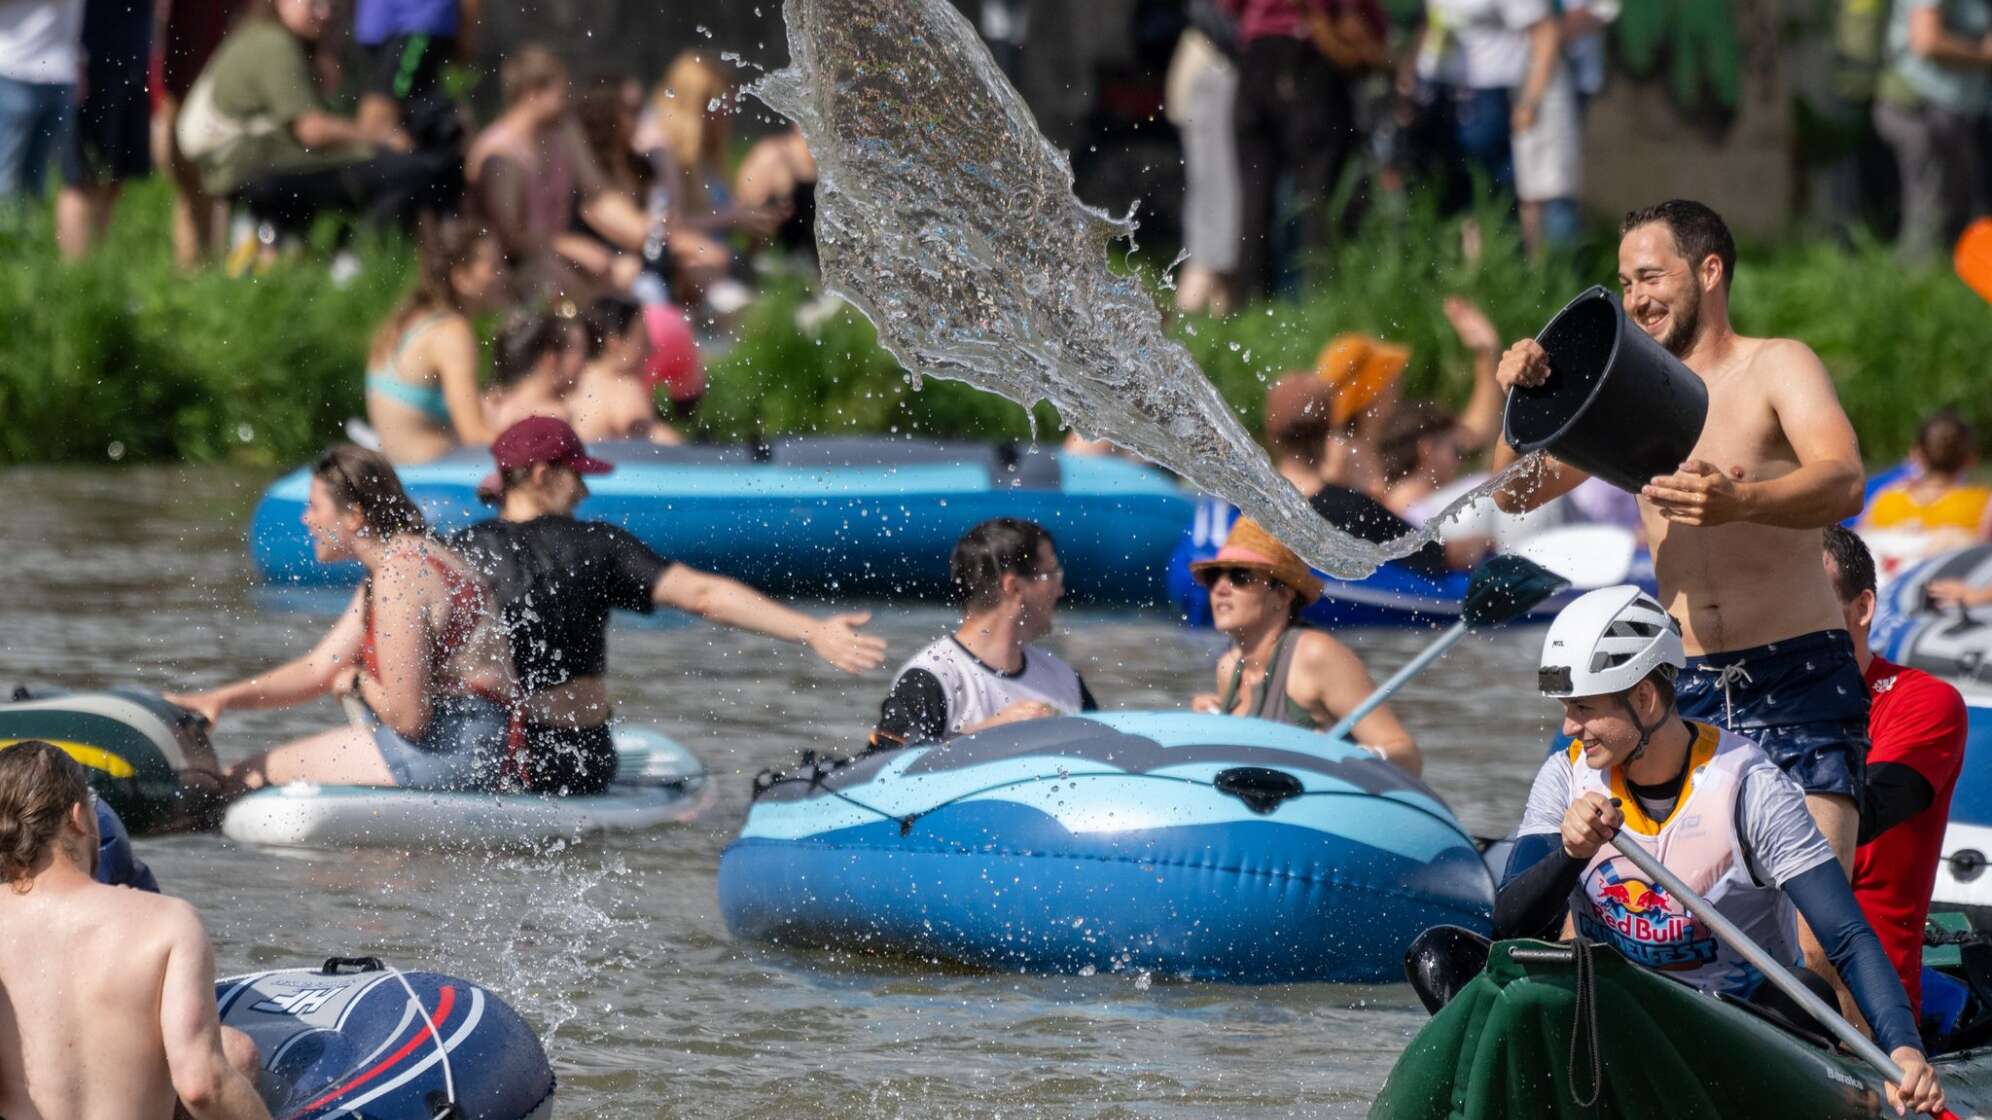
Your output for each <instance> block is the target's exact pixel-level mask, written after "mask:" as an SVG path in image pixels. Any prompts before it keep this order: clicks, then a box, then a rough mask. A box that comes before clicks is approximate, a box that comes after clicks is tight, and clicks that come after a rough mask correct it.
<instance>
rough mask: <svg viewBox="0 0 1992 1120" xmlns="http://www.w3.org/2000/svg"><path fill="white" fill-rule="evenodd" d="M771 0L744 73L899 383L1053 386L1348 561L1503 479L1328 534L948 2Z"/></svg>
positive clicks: (1296, 535) (1040, 396)
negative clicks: (1166, 318) (1407, 522)
mask: <svg viewBox="0 0 1992 1120" xmlns="http://www.w3.org/2000/svg"><path fill="white" fill-rule="evenodd" d="M783 13H784V16H785V18H786V21H787V24H788V39H789V52H790V59H791V62H790V65H789V66H788V68H786V69H784V70H781V71H778V72H776V73H774V74H770V75H768V76H767V77H765V78H763V79H761V80H760V81H759V82H757V83H755V84H754V85H753V86H752V87H750V89H749V91H748V92H750V93H752V94H754V95H755V96H756V97H758V98H760V99H761V100H762V101H764V102H766V103H767V104H768V105H769V106H771V107H772V108H774V109H775V110H776V111H778V112H780V113H782V114H783V115H785V116H787V117H789V118H790V119H792V120H794V121H795V122H796V123H798V124H799V125H801V126H802V131H803V135H804V137H805V138H806V139H807V140H808V142H809V148H810V151H811V152H812V153H813V154H814V155H815V156H816V161H817V166H818V168H819V176H820V178H819V180H818V183H817V189H816V204H817V216H816V238H817V244H818V249H819V256H820V258H821V260H822V267H823V276H824V281H825V284H826V285H827V286H828V287H829V288H830V290H832V291H834V292H835V293H836V294H837V295H839V296H841V297H843V298H844V299H845V300H846V301H848V302H849V303H851V304H852V305H853V306H855V307H856V308H858V310H859V311H860V312H862V313H863V314H864V315H865V316H866V317H867V318H869V319H870V320H871V321H872V323H873V324H874V325H875V326H876V327H877V328H878V334H879V340H880V342H881V343H882V344H883V345H884V346H885V347H886V349H887V350H889V351H890V352H891V353H892V355H893V357H895V358H897V359H898V360H899V362H900V364H901V365H903V366H905V367H906V369H907V370H908V371H909V372H910V373H911V374H912V376H913V380H914V384H915V385H916V386H917V385H918V384H919V378H920V377H921V376H923V375H924V376H930V377H942V378H949V379H952V380H957V381H965V382H967V383H969V384H971V385H974V386H975V387H977V388H979V389H984V390H987V391H989V392H993V393H998V394H1001V395H1002V396H1005V397H1008V398H1009V399H1011V400H1013V401H1016V402H1018V403H1019V404H1022V405H1024V406H1025V407H1026V408H1029V407H1030V406H1032V405H1034V404H1035V403H1036V402H1038V401H1039V400H1047V401H1050V402H1051V404H1052V405H1053V406H1054V407H1056V408H1057V409H1058V413H1059V415H1060V416H1061V417H1063V418H1065V420H1066V421H1067V422H1068V423H1070V424H1071V425H1072V426H1073V427H1075V428H1077V429H1079V430H1081V431H1084V432H1087V433H1099V434H1101V435H1103V436H1105V437H1106V438H1108V439H1110V440H1112V441H1113V442H1115V443H1116V444H1119V445H1120V446H1122V447H1125V448H1127V449H1128V450H1130V451H1133V452H1136V453H1137V454H1140V455H1142V456H1145V457H1147V458H1148V459H1151V460H1153V461H1155V462H1157V463H1160V464H1162V465H1164V466H1166V467H1168V468H1169V469H1171V470H1173V471H1175V472H1176V473H1177V474H1179V475H1181V476H1182V477H1184V478H1185V479H1187V480H1189V481H1190V482H1191V483H1193V484H1194V485H1196V486H1198V487H1200V488H1201V489H1203V490H1205V491H1207V492H1209V493H1213V494H1218V495H1221V496H1223V497H1224V498H1226V499H1228V500H1229V501H1231V502H1232V503H1233V504H1235V505H1237V506H1238V507H1239V508H1240V509H1242V510H1243V511H1244V512H1245V513H1246V514H1247V515H1249V516H1250V517H1252V518H1254V519H1255V520H1257V521H1258V522H1259V523H1260V524H1262V525H1264V526H1265V527H1266V528H1267V529H1268V530H1269V531H1271V532H1272V533H1273V534H1274V535H1275V536H1277V537H1278V538H1280V539H1281V540H1283V541H1285V542H1286V543H1287V544H1288V545H1289V546H1290V547H1292V548H1293V549H1294V550H1295V551H1297V552H1299V553H1300V554H1301V555H1302V556H1303V557H1305V558H1306V559H1307V560H1308V561H1310V562H1311V563H1313V564H1314V565H1315V566H1316V567H1318V568H1321V569H1322V570H1324V571H1327V572H1331V573H1333V574H1335V575H1339V576H1343V577H1348V578H1354V577H1360V576H1363V575H1367V574H1368V573H1369V572H1371V571H1373V570H1374V569H1375V568H1376V566H1377V565H1378V564H1380V563H1382V562H1383V561H1385V560H1388V559H1393V558H1396V557H1401V556H1408V555H1410V554H1411V553H1412V552H1413V551H1415V550H1416V549H1417V548H1418V547H1420V546H1421V545H1422V544H1424V543H1425V542H1426V541H1428V540H1431V539H1432V538H1433V537H1434V536H1436V534H1437V532H1438V529H1439V526H1440V525H1441V524H1442V523H1443V522H1444V520H1445V519H1446V516H1447V515H1449V514H1451V513H1453V512H1454V511H1455V510H1457V509H1459V508H1462V507H1464V506H1465V505H1466V504H1467V503H1468V502H1469V501H1471V500H1473V499H1474V498H1477V497H1480V496H1484V495H1485V494H1486V493H1488V492H1489V491H1491V490H1492V489H1493V487H1494V486H1496V485H1498V484H1499V482H1500V481H1501V480H1500V479H1496V480H1491V481H1490V482H1489V483H1488V484H1487V485H1485V486H1482V487H1480V488H1479V489H1477V490H1475V491H1474V492H1473V493H1472V494H1469V495H1467V496H1466V497H1463V498H1462V499H1461V500H1460V501H1459V502H1457V503H1455V504H1454V506H1452V507H1449V508H1448V510H1447V511H1446V514H1442V515H1441V516H1439V517H1435V518H1433V519H1432V520H1431V522H1429V523H1428V525H1427V526H1426V528H1425V529H1424V530H1423V531H1421V532H1419V533H1414V534H1409V535H1407V536H1405V537H1403V538H1400V539H1398V540H1396V541H1392V542H1390V543H1388V544H1385V545H1373V544H1370V543H1368V542H1365V541H1360V540H1357V539H1355V538H1353V537H1350V536H1347V535H1345V534H1343V533H1341V532H1338V531H1337V530H1335V529H1334V527H1332V526H1331V525H1329V524H1328V523H1327V522H1326V521H1325V520H1323V519H1322V517H1321V516H1320V515H1319V514H1317V513H1315V512H1314V510H1313V509H1312V508H1311V507H1310V506H1309V505H1308V504H1307V501H1306V500H1305V499H1304V498H1302V497H1301V495H1300V493H1299V492H1298V491H1296V490H1295V489H1294V488H1293V487H1292V486H1291V485H1290V484H1288V483H1287V481H1286V480H1285V479H1283V478H1281V477H1280V475H1279V474H1278V472H1276V471H1274V470H1273V467H1272V463H1271V462H1270V461H1269V460H1268V458H1267V456H1266V453H1265V451H1264V450H1262V449H1261V448H1260V447H1259V445H1258V444H1257V442H1255V441H1254V440H1253V439H1252V437H1251V435H1250V434H1249V433H1247V432H1246V430H1245V428H1244V426H1243V425H1242V424H1240V423H1239V422H1238V418H1237V417H1236V416H1235V415H1233V413H1232V411H1231V409H1230V407H1229V406H1228V405H1226V404H1225V402H1224V399H1223V398H1222V397H1221V396H1219V395H1218V392H1217V390H1216V389H1215V388H1214V387H1213V386H1212V385H1211V383H1210V381H1209V380H1208V379H1206V378H1205V377H1204V376H1203V373H1202V372H1201V371H1200V370H1198V368H1197V366H1196V362H1195V361H1194V360H1193V359H1192V358H1191V357H1190V354H1189V352H1188V351H1187V350H1185V349H1184V348H1183V346H1182V345H1181V344H1179V343H1177V342H1176V341H1175V340H1173V339H1171V338H1169V337H1168V335H1167V334H1166V333H1165V332H1164V331H1163V328H1162V317H1161V314H1160V312H1159V311H1158V310H1157V309H1156V306H1155V303H1154V301H1153V300H1152V299H1151V298H1150V296H1149V293H1148V292H1147V290H1146V289H1145V288H1143V287H1142V285H1141V284H1140V283H1139V282H1138V281H1137V280H1136V279H1135V278H1134V277H1131V276H1127V275H1122V274H1117V273H1115V272H1114V271H1113V269H1112V268H1111V267H1110V266H1109V253H1108V247H1109V245H1110V243H1111V242H1112V241H1114V240H1116V239H1119V238H1129V239H1132V236H1133V233H1134V228H1135V227H1134V222H1133V218H1132V212H1131V211H1130V214H1129V216H1127V217H1124V218H1113V217H1110V216H1109V215H1107V214H1105V213H1103V212H1101V211H1100V210H1097V209H1095V208H1093V207H1090V206H1087V205H1085V204H1084V203H1082V202H1080V201H1079V200H1078V198H1077V197H1075V196H1074V195H1073V193H1072V167H1071V164H1070V163H1069V162H1068V161H1067V159H1066V158H1065V155H1064V154H1063V153H1062V152H1060V151H1059V150H1058V149H1057V148H1055V147H1053V146H1052V144H1051V142H1050V141H1048V140H1046V139H1045V137H1044V136H1043V134H1042V133H1040V132H1039V131H1038V129H1037V126H1036V122H1035V120H1034V119H1033V118H1032V116H1031V112H1030V110H1029V108H1028V107H1027V106H1025V104H1024V100H1023V98H1022V97H1021V96H1020V95H1019V94H1018V93H1017V91H1016V89H1015V88H1013V87H1012V86H1011V85H1010V83H1009V81H1008V80H1007V79H1005V78H1004V76H1003V75H1002V73H1001V71H1000V70H998V69H997V66H996V63H995V60H994V59H993V58H991V57H990V54H989V51H988V49H987V48H986V47H985V46H984V45H983V44H982V41H981V39H980V38H979V37H978V36H977V35H976V33H975V29H974V28H973V27H972V26H970V24H969V22H968V20H967V19H966V18H964V17H963V16H962V15H961V14H960V13H959V12H957V11H956V10H955V8H954V6H953V5H952V4H950V3H949V2H948V0H786V3H785V4H784V7H783ZM1511 473H1512V472H1511ZM1504 477H1506V476H1504Z"/></svg>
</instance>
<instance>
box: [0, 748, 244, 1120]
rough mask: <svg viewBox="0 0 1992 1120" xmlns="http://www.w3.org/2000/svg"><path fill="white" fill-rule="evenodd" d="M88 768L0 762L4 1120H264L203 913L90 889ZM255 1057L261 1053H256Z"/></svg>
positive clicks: (5, 757) (93, 849)
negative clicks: (218, 985) (173, 1119)
mask: <svg viewBox="0 0 1992 1120" xmlns="http://www.w3.org/2000/svg"><path fill="white" fill-rule="evenodd" d="M91 801H92V798H91V794H90V787H89V783H88V779H86V778H85V777H84V774H83V768H82V767H81V766H79V765H78V764H77V763H76V762H75V760H73V759H71V758H70V757H69V756H68V755H66V754H64V753H63V752H62V751H61V750H60V749H58V748H56V747H54V746H52V745H50V744H48V743H44V742H40V741H29V742H25V743H19V744H16V745H15V746H12V747H9V748H7V749H6V750H4V751H0V879H4V880H5V885H4V886H0V1116H5V1117H7V1118H8V1120H37V1118H45V1120H99V1118H101V1120H112V1118H116V1120H134V1118H151V1120H167V1118H168V1117H170V1116H173V1115H175V1108H176V1106H177V1107H178V1108H181V1109H184V1110H185V1113H186V1114H188V1115H191V1116H193V1117H194V1118H195V1120H269V1115H270V1113H269V1110H268V1109H267V1108H265V1107H264V1105H263V1101H262V1099H261V1098H260V1097H258V1096H257V1095H256V1089H255V1086H253V1085H252V1084H250V1081H249V1079H248V1078H247V1077H246V1076H244V1075H243V1074H242V1073H241V1072H240V1071H239V1068H238V1066H239V1065H249V1066H251V1067H253V1064H254V1063H253V1062H250V1061H247V1060H246V1054H236V1055H234V1056H233V1057H234V1061H233V1062H232V1061H231V1055H230V1053H229V1050H230V1049H231V1048H240V1047H242V1046H244V1045H245V1044H246V1043H247V1041H248V1040H247V1039H246V1038H243V1037H241V1036H239V1035H238V1036H237V1037H236V1039H235V1040H232V1041H230V1042H228V1043H224V1041H223V1031H222V1027H221V1020H220V1017H219V1015H218V1014H217V1013H216V1010H215V1001H214V951H213V949H212V948H211V947H210V946H209V944H208V937H207V931H206V930H204V929H203V928H202V927H201V919H200V915H199V914H198V913H196V912H195V911H194V908H193V907H192V906H189V905H188V904H186V903H185V902H182V901H180V900H179V899H176V898H168V897H166V896H164V895H159V894H152V893H148V892H146V891H142V890H128V889H125V888H123V887H111V886H105V885H104V884H102V883H99V882H96V881H95V880H93V879H92V877H91V875H92V871H93V869H94V865H95V863H96V857H97V850H98V835H97V817H96V814H95V812H94V810H93V809H92V806H91ZM250 1049H251V1050H253V1047H251V1048H250Z"/></svg>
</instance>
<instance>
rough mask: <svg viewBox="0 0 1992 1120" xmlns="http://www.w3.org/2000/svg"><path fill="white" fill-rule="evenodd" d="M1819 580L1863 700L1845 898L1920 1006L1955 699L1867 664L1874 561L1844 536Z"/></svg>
mask: <svg viewBox="0 0 1992 1120" xmlns="http://www.w3.org/2000/svg"><path fill="white" fill-rule="evenodd" d="M1826 574H1827V576H1828V577H1829V578H1831V580H1832V582H1833V590H1834V592H1835V593H1836V594H1837V595H1838V596H1839V599H1840V609H1841V610H1843V611H1844V612H1846V616H1847V633H1849V634H1851V635H1852V636H1853V639H1854V656H1855V657H1856V658H1858V659H1859V660H1860V665H1861V676H1862V677H1863V678H1864V679H1865V680H1866V681H1867V688H1868V694H1869V697H1870V699H1869V710H1868V735H1869V737H1870V738H1872V739H1873V740H1874V748H1873V749H1872V750H1870V751H1869V752H1868V757H1867V808H1866V811H1865V812H1863V813H1862V814H1861V846H1860V849H1859V850H1858V851H1857V852H1856V853H1855V854H1854V897H1855V898H1856V899H1858V900H1860V904H1861V912H1862V913H1864V914H1866V915H1867V920H1868V924H1869V925H1872V926H1873V927H1874V932H1875V936H1877V937H1879V938H1881V947H1882V948H1883V949H1885V950H1887V952H1888V958H1889V960H1891V961H1893V962H1895V971H1896V973H1897V974H1898V975H1899V976H1901V977H1902V986H1903V988H1904V989H1906V990H1907V991H1908V993H1909V1006H1910V1008H1911V1009H1912V1010H1914V1011H1916V1012H1917V1014H1918V1015H1919V1016H1920V1015H1921V1013H1922V1007H1923V923H1924V921H1925V920H1926V919H1928V918H1929V916H1930V888H1931V887H1933V886H1935V885H1936V881H1937V861H1938V860H1939V859H1940V858H1941V857H1942V855H1943V846H1944V828H1945V826H1946V825H1948V824H1949V823H1950V803H1951V793H1952V791H1954V790H1955V789H1956V788H1957V777H1958V771H1959V770H1960V769H1961V768H1962V767H1963V765H1964V741H1965V734H1966V730H1967V721H1968V719H1969V717H1968V715H1967V714H1966V711H1965V707H1964V697H1962V696H1960V695H1958V691H1957V689H1955V688H1952V687H1951V686H1950V685H1947V684H1945V683H1944V682H1942V681H1940V680H1938V679H1937V678H1935V677H1933V676H1931V675H1930V674H1928V673H1925V672H1923V671H1922V670H1920V669H1905V668H1903V667H1902V666H1900V665H1897V664H1895V663H1893V662H1891V661H1887V660H1884V659H1882V658H1879V657H1876V656H1875V655H1874V651H1873V650H1872V649H1870V648H1869V647H1868V630H1869V628H1870V627H1871V626H1872V625H1873V623H1874V556H1873V555H1872V554H1871V553H1869V552H1868V550H1867V545H1865V544H1863V543H1861V539H1860V538H1859V537H1857V536H1855V535H1854V534H1853V533H1852V532H1850V531H1849V530H1847V529H1844V528H1842V527H1840V526H1838V525H1834V526H1831V527H1829V528H1828V529H1827V530H1826Z"/></svg>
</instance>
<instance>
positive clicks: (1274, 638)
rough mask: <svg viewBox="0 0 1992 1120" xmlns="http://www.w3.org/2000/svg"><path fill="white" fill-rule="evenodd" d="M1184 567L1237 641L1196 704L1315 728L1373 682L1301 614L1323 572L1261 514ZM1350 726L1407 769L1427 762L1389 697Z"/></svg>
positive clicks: (1417, 769)
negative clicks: (1263, 522)
mask: <svg viewBox="0 0 1992 1120" xmlns="http://www.w3.org/2000/svg"><path fill="white" fill-rule="evenodd" d="M1190 570H1191V571H1192V572H1193V573H1195V575H1196V578H1197V581H1198V582H1199V583H1202V584H1203V585H1204V586H1205V587H1206V588H1208V589H1209V590H1210V610H1211V617H1212V620H1213V621H1214V622H1215V623H1216V625H1217V628H1218V629H1219V630H1221V631H1223V632H1224V633H1225V635H1226V636H1228V637H1230V639H1231V640H1232V642H1233V645H1232V647H1231V649H1230V650H1228V651H1227V652H1226V653H1225V655H1224V656H1223V657H1222V658H1220V659H1219V660H1218V663H1217V681H1216V683H1217V688H1218V691H1217V692H1215V693H1209V692H1206V693H1202V694H1200V695H1199V696H1197V697H1196V699H1195V700H1193V701H1192V702H1191V705H1190V706H1191V707H1192V708H1194V709H1196V710H1197V711H1200V712H1221V713H1224V714H1226V715H1236V716H1257V717H1259V718H1260V719H1269V720H1272V721H1274V722H1276V723H1291V724H1296V725H1298V726H1301V727H1307V728H1312V729H1314V730H1321V729H1324V728H1327V727H1329V726H1331V725H1332V724H1334V722H1335V721H1336V720H1338V719H1340V718H1341V717H1342V715H1343V714H1344V713H1346V712H1348V711H1350V710H1351V709H1353V708H1354V707H1355V706H1356V705H1357V704H1359V703H1361V702H1362V701H1363V700H1364V699H1365V698H1366V697H1368V696H1369V694H1370V693H1372V692H1374V691H1376V682H1375V681H1373V680H1371V679H1370V675H1369V670H1367V669H1365V668H1364V667H1363V663H1362V661H1361V659H1359V658H1358V657H1356V655H1355V654H1354V653H1353V652H1351V651H1350V649H1349V647H1347V646H1345V645H1343V644H1342V643H1341V642H1338V641H1336V640H1335V638H1334V637H1333V636H1331V635H1329V634H1327V633H1326V632H1324V631H1320V630H1316V629H1313V628H1312V627H1308V626H1303V625H1301V624H1300V621H1299V620H1300V612H1301V610H1302V609H1303V608H1304V607H1306V606H1307V605H1308V604H1310V603H1312V602H1314V600H1316V599H1318V598H1320V597H1321V579H1320V577H1318V576H1316V575H1315V574H1314V573H1313V572H1312V571H1311V570H1309V568H1308V566H1307V565H1306V563H1304V562H1303V561H1302V560H1301V559H1300V557H1299V556H1297V555H1295V554H1294V552H1293V550H1292V549H1290V548H1288V547H1287V546H1285V545H1283V544H1281V543H1280V542H1279V541H1278V540H1276V539H1275V538H1274V537H1273V535H1272V534H1271V533H1268V532H1266V531H1265V530H1264V529H1262V528H1260V527H1259V525H1258V523H1257V522H1254V521H1252V520H1251V519H1249V518H1239V519H1238V522H1237V523H1236V524H1234V525H1233V526H1232V527H1231V535H1230V536H1228V537H1226V538H1225V541H1224V547H1223V548H1222V549H1220V550H1218V553H1217V555H1216V556H1214V557H1212V558H1211V559H1209V560H1202V561H1198V562H1197V563H1195V564H1192V565H1190ZM1353 735H1354V738H1355V741H1356V744H1357V745H1358V746H1362V747H1365V748H1367V749H1368V750H1370V751H1371V752H1372V753H1374V754H1375V755H1377V756H1378V757H1379V758H1382V759H1384V760H1385V761H1387V762H1390V763H1392V764H1394V765H1396V766H1397V767H1398V768H1399V769H1401V770H1403V771H1404V772H1405V773H1407V774H1410V775H1411V776H1413V777H1416V776H1418V775H1419V774H1420V773H1421V772H1422V771H1423V770H1424V759H1423V757H1422V756H1421V755H1420V754H1419V753H1418V746H1417V744H1416V743H1414V742H1412V740H1411V735H1410V733H1409V732H1407V731H1405V730H1404V725H1403V724H1401V723H1399V722H1397V717H1396V716H1395V715H1394V714H1392V713H1391V711H1390V708H1389V707H1388V706H1379V707H1378V708H1377V709H1376V710H1375V711H1373V712H1371V713H1370V714H1369V715H1367V716H1365V717H1363V720H1362V722H1360V723H1358V724H1356V726H1355V728H1354V731H1353Z"/></svg>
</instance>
